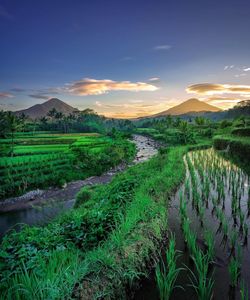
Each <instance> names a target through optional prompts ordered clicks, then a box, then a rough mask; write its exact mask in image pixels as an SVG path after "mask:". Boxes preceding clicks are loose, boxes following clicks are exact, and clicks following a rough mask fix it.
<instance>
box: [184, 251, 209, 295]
mask: <svg viewBox="0 0 250 300" xmlns="http://www.w3.org/2000/svg"><path fill="white" fill-rule="evenodd" d="M209 262H210V261H209V257H208V255H205V254H203V253H202V251H200V250H197V252H196V255H195V256H194V264H195V269H196V272H197V275H196V274H195V273H194V272H193V271H192V270H191V269H189V271H190V274H191V277H190V281H191V284H190V285H191V287H193V288H194V289H195V291H196V294H197V297H198V299H199V300H211V299H212V298H213V287H214V280H213V278H212V276H211V277H209V274H208V268H209Z"/></svg>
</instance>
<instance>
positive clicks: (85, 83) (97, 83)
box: [65, 78, 158, 96]
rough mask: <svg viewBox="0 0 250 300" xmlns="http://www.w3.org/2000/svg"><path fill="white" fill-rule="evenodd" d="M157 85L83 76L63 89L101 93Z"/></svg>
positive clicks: (74, 92) (151, 89) (152, 88)
mask: <svg viewBox="0 0 250 300" xmlns="http://www.w3.org/2000/svg"><path fill="white" fill-rule="evenodd" d="M157 89H158V87H156V86H154V85H152V84H148V83H145V82H130V81H113V80H110V79H102V80H97V79H92V78H84V79H81V80H78V81H75V82H73V83H70V84H66V85H65V91H67V92H69V93H71V94H73V95H77V96H88V95H102V94H106V93H108V92H111V91H130V92H141V91H156V90H157Z"/></svg>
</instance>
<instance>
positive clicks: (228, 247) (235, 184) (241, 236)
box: [134, 148, 250, 300]
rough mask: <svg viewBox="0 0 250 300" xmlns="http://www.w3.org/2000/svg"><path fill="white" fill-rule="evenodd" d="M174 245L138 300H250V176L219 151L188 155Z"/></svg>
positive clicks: (175, 212) (174, 205) (172, 217)
mask: <svg viewBox="0 0 250 300" xmlns="http://www.w3.org/2000/svg"><path fill="white" fill-rule="evenodd" d="M184 159H185V165H186V179H185V182H184V184H183V185H182V187H181V188H180V189H179V190H178V192H177V193H176V195H175V196H174V197H173V198H172V199H171V201H170V207H169V220H168V222H169V230H170V231H171V234H172V235H171V236H170V241H169V246H168V249H167V251H166V252H165V251H164V252H163V254H162V261H161V262H160V263H159V264H158V266H157V268H156V271H155V275H154V274H152V276H151V280H146V281H145V282H144V283H143V285H142V288H141V289H140V290H139V292H138V293H136V295H135V297H134V298H135V299H159V298H160V299H218V300H219V299H242V300H247V299H249V292H248V291H249V290H250V268H249V266H250V250H249V238H250V235H249V226H250V187H249V183H250V178H249V176H248V175H247V174H246V173H245V172H244V171H242V170H241V169H240V168H239V167H237V166H236V165H234V164H233V163H231V162H230V161H228V160H225V159H224V158H223V157H222V156H221V155H220V154H218V153H217V152H216V151H215V150H214V149H212V148H210V149H207V150H197V151H192V152H189V153H188V154H187V155H186V156H185V157H184Z"/></svg>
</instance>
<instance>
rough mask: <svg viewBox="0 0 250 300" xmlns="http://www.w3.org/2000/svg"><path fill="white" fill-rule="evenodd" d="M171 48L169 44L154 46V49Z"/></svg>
mask: <svg viewBox="0 0 250 300" xmlns="http://www.w3.org/2000/svg"><path fill="white" fill-rule="evenodd" d="M171 48H172V46H171V45H158V46H155V47H154V50H156V51H161V50H170V49H171Z"/></svg>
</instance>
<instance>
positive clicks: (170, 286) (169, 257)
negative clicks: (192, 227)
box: [155, 237, 182, 300]
mask: <svg viewBox="0 0 250 300" xmlns="http://www.w3.org/2000/svg"><path fill="white" fill-rule="evenodd" d="M179 255H180V254H179V253H178V252H177V251H176V250H175V238H174V237H171V238H170V241H169V247H168V250H167V251H166V265H165V263H164V261H161V263H159V264H158V265H157V267H156V271H155V276H156V282H157V287H158V291H159V294H160V299H161V300H168V299H170V296H171V294H172V292H173V290H174V288H176V287H178V286H176V284H175V283H176V280H177V277H178V275H179V273H180V271H181V270H182V269H181V268H177V265H176V261H177V259H178V256H179Z"/></svg>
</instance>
